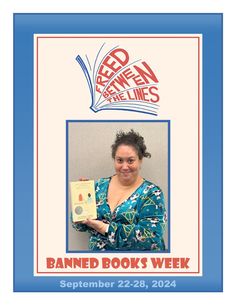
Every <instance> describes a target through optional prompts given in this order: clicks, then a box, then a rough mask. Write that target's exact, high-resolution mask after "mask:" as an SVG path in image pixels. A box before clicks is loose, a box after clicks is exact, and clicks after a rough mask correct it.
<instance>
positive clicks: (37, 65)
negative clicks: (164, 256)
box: [36, 35, 201, 274]
mask: <svg viewBox="0 0 236 305" xmlns="http://www.w3.org/2000/svg"><path fill="white" fill-rule="evenodd" d="M48 38H50V39H52V38H56V39H65V38H68V39H74V38H106V39H109V38H159V39H160V38H188V39H189V38H191V39H193V38H194V39H197V42H198V251H197V252H198V271H196V272H165V271H163V272H161V271H160V272H130V271H127V272H124V271H122V272H117V271H114V272H105V271H102V272H101V271H100V272H73V271H72V272H41V271H39V263H38V261H39V253H38V252H39V251H38V250H39V245H38V240H39V232H38V231H39V230H38V226H39V218H38V214H39V213H38V212H39V205H38V196H39V185H38V171H39V164H38V163H39V162H38V126H39V119H38V110H39V109H38V102H39V90H38V88H39V84H38V81H39V78H38V75H39V39H48ZM200 54H201V45H200V37H196V36H119V35H117V36H40V37H37V40H36V213H37V215H36V265H37V268H36V269H37V272H36V273H37V274H101V273H106V274H114V273H116V274H117V273H118V274H119V273H121V274H127V273H131V274H199V273H200V252H201V249H200V213H201V209H200V173H201V168H200V167H201V164H200V154H201V147H200V144H201V135H200V123H201V113H200V111H201V107H200V83H201V76H200V73H201V58H200Z"/></svg>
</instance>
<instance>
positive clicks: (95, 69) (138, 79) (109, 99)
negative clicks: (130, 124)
mask: <svg viewBox="0 0 236 305" xmlns="http://www.w3.org/2000/svg"><path fill="white" fill-rule="evenodd" d="M104 50H105V43H104V44H103V45H102V46H101V48H100V50H99V51H98V53H97V55H96V58H95V59H94V62H93V64H92V63H91V62H90V59H89V58H88V56H87V55H85V56H84V57H83V58H82V56H81V55H77V57H76V60H77V62H78V63H79V65H80V67H81V69H82V71H83V73H84V75H85V78H86V80H87V84H88V88H89V91H90V95H91V106H90V108H91V110H93V111H94V112H98V111H101V110H126V111H136V112H142V113H148V114H152V115H157V111H158V108H159V105H158V102H159V99H160V97H159V93H158V86H157V85H158V82H159V81H158V79H157V76H156V74H155V73H154V71H153V69H152V68H151V67H150V65H149V64H148V63H147V62H146V61H145V60H142V59H132V58H131V55H130V54H129V52H128V51H127V50H125V49H124V48H122V47H119V46H115V47H113V48H112V49H109V50H108V51H104Z"/></svg>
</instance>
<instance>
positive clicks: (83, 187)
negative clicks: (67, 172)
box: [70, 180, 97, 222]
mask: <svg viewBox="0 0 236 305" xmlns="http://www.w3.org/2000/svg"><path fill="white" fill-rule="evenodd" d="M70 191H71V209H72V219H73V222H77V221H83V220H86V219H88V218H90V219H96V218H97V208H96V198H95V186H94V180H87V181H73V182H70Z"/></svg>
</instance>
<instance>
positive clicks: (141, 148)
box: [111, 129, 151, 160]
mask: <svg viewBox="0 0 236 305" xmlns="http://www.w3.org/2000/svg"><path fill="white" fill-rule="evenodd" d="M120 145H128V146H132V147H133V148H134V149H135V150H136V152H137V154H138V157H139V159H140V160H142V159H143V158H151V154H150V153H149V152H147V151H146V149H147V147H146V145H145V143H144V138H143V137H142V136H141V135H140V134H139V133H138V132H135V131H134V130H133V129H131V130H130V131H129V132H127V133H126V132H124V131H122V130H121V131H119V132H118V133H117V134H116V139H115V142H114V144H112V146H111V149H112V158H113V159H115V155H116V151H117V148H118V147H119V146H120Z"/></svg>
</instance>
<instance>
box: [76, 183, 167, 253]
mask: <svg viewBox="0 0 236 305" xmlns="http://www.w3.org/2000/svg"><path fill="white" fill-rule="evenodd" d="M110 180H111V177H109V178H101V179H99V180H97V181H96V183H95V191H96V202H97V214H98V217H97V219H98V220H102V221H103V222H104V223H107V224H109V228H108V234H106V236H104V235H102V234H100V233H98V232H97V231H96V230H94V229H92V228H90V227H88V226H87V225H85V224H78V223H72V226H73V228H74V229H75V230H77V231H82V232H84V231H88V232H89V233H90V235H91V236H90V240H89V249H90V250H95V251H106V250H109V251H112V250H119V251H122V250H123V251H132V250H136V251H138V250H147V251H148V250H149V251H150V250H151V251H163V250H165V243H164V240H163V233H164V230H165V226H166V221H167V216H166V210H165V203H164V196H163V193H162V191H161V190H160V188H159V187H158V186H156V185H155V184H153V183H151V182H149V181H147V180H145V179H144V181H143V183H142V184H141V185H140V186H139V187H138V188H137V189H136V190H135V191H134V193H133V194H132V195H131V196H130V197H129V198H128V199H127V200H125V201H124V202H123V203H121V204H120V205H118V206H117V207H116V208H115V210H114V211H113V212H111V210H110V206H109V204H108V202H107V193H108V187H109V182H110Z"/></svg>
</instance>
